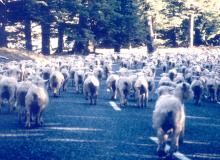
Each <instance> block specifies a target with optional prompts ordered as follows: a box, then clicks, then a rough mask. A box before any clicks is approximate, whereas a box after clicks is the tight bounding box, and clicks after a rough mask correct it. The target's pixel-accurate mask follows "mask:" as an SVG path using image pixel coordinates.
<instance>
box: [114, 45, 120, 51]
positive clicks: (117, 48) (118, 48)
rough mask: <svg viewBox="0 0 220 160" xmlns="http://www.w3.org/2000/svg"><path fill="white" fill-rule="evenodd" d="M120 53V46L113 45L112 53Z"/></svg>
mask: <svg viewBox="0 0 220 160" xmlns="http://www.w3.org/2000/svg"><path fill="white" fill-rule="evenodd" d="M120 51H121V45H120V44H115V45H114V52H115V53H120Z"/></svg>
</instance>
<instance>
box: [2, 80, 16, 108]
mask: <svg viewBox="0 0 220 160" xmlns="http://www.w3.org/2000/svg"><path fill="white" fill-rule="evenodd" d="M16 87H17V81H16V79H15V78H13V77H3V78H2V79H1V81H0V112H1V106H2V103H3V101H4V100H5V99H6V100H7V101H8V104H9V111H10V112H11V111H12V110H13V107H14V103H15V92H16Z"/></svg>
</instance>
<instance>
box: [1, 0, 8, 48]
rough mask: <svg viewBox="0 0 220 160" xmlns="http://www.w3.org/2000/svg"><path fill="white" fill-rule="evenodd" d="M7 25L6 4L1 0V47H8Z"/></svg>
mask: <svg viewBox="0 0 220 160" xmlns="http://www.w3.org/2000/svg"><path fill="white" fill-rule="evenodd" d="M5 27H6V5H5V3H3V1H2V2H0V47H7V33H6V31H5Z"/></svg>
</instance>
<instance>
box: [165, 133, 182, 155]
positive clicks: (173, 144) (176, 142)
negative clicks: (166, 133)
mask: <svg viewBox="0 0 220 160" xmlns="http://www.w3.org/2000/svg"><path fill="white" fill-rule="evenodd" d="M179 137H180V133H178V132H177V131H175V132H174V133H173V135H172V138H171V147H170V150H169V155H168V156H169V157H172V156H173V153H175V152H176V151H177V149H178V147H179Z"/></svg>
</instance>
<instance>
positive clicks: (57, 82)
mask: <svg viewBox="0 0 220 160" xmlns="http://www.w3.org/2000/svg"><path fill="white" fill-rule="evenodd" d="M63 83H64V76H63V74H62V73H61V72H60V71H54V72H52V74H51V75H50V88H51V89H52V91H53V95H54V96H58V94H59V95H60V89H61V87H62V86H63Z"/></svg>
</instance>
